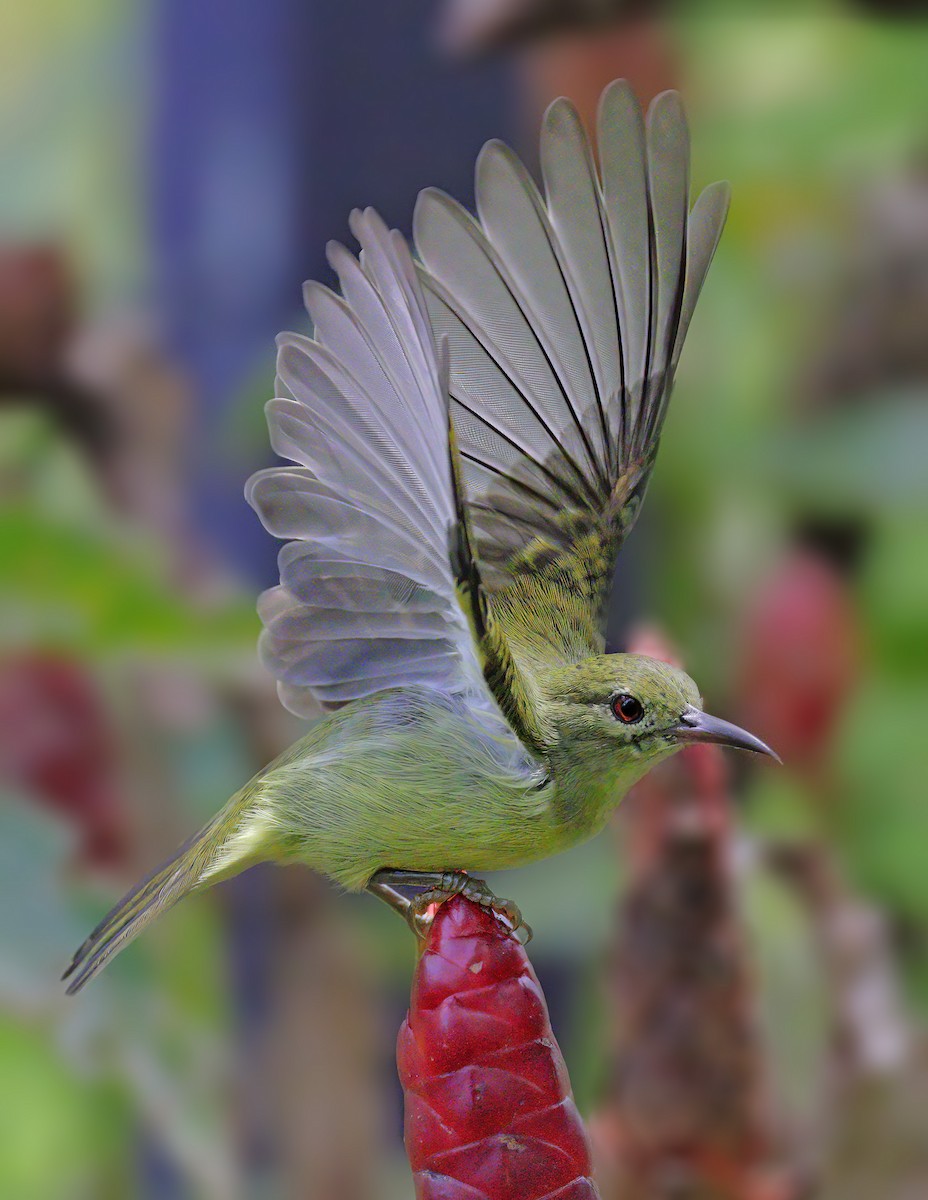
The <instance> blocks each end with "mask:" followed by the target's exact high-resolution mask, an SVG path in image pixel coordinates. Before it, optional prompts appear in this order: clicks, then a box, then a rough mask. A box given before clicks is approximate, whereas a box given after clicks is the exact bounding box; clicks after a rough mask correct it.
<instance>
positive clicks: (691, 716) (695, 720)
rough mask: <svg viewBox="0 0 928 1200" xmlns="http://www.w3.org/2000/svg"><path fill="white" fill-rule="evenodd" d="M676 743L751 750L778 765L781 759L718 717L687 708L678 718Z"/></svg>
mask: <svg viewBox="0 0 928 1200" xmlns="http://www.w3.org/2000/svg"><path fill="white" fill-rule="evenodd" d="M674 735H675V737H676V739H677V741H678V742H714V743H715V744H716V745H719V746H734V747H735V748H736V749H738V750H751V751H753V752H754V753H755V754H769V756H770V757H771V758H775V759H776V760H777V762H778V763H782V761H783V760H782V759H781V758H780V756H779V754H777V753H776V751H775V750H771V749H770V747H769V746H768V745H767V744H766V742H762V741H761V740H760V738H757V737H755V736H754V734H753V733H748V731H747V730H746V729H741V728H740V727H739V726H737V725H732V724H731V722H730V721H723V720H722V719H721V718H720V717H710V716H709V714H708V713H704V712H700V711H699V709H698V708H688V709H686V711H685V712H684V713H683V716H682V717H681V718H680V724H679V725H678V726H677V728H676V729H675V730H674Z"/></svg>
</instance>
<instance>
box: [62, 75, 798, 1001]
mask: <svg viewBox="0 0 928 1200" xmlns="http://www.w3.org/2000/svg"><path fill="white" fill-rule="evenodd" d="M598 151H599V166H598V167H597V165H596V163H595V161H594V158H593V154H592V151H591V148H590V145H589V143H588V141H587V138H586V136H585V134H584V131H583V128H582V126H581V123H580V120H579V118H578V116H577V113H576V111H575V109H574V108H573V107H572V106H571V104H570V103H568V102H567V101H566V100H563V99H561V100H557V101H555V103H554V104H553V105H552V106H551V107H550V108H549V110H548V112H547V113H546V115H545V118H544V124H543V130H542V135H541V147H540V164H541V172H542V176H543V180H544V190H543V191H540V190H539V189H538V187H537V186H536V184H535V182H534V181H533V179H532V177H531V176H530V174H529V173H528V171H527V170H526V168H525V167H524V166H523V164H522V163H521V162H520V161H519V159H518V158H517V157H516V156H515V155H514V154H513V152H512V151H511V150H510V149H509V148H508V147H506V146H505V145H503V144H502V143H500V142H496V141H494V142H490V143H489V144H488V145H487V146H486V147H484V149H483V151H482V152H481V154H480V156H479V159H478V162H477V171H476V196H477V216H476V219H475V218H474V217H472V216H471V215H470V214H469V213H468V212H467V211H465V209H463V208H462V207H461V206H460V205H458V204H457V203H456V202H455V201H454V200H452V199H451V198H449V197H448V196H447V195H445V194H443V193H441V192H439V191H435V190H427V191H425V192H423V193H422V195H421V196H420V197H419V200H418V203H417V206H416V211H415V218H414V235H415V246H416V251H417V257H418V261H414V259H413V257H412V255H411V254H410V251H409V248H408V246H407V244H406V242H405V240H404V239H403V237H402V236H401V235H400V234H399V233H398V232H396V231H390V230H388V229H387V227H386V225H385V224H384V223H383V222H382V221H381V219H380V218H379V217H378V216H377V214H376V213H375V212H374V211H373V210H371V209H367V210H366V211H364V212H355V213H353V214H352V217H351V221H350V225H351V230H352V232H353V234H354V235H355V237H356V238H357V240H358V242H359V243H360V246H361V252H360V256H359V258H355V257H354V256H353V255H352V254H351V253H349V251H348V250H346V249H345V248H344V247H343V246H341V245H338V244H337V243H331V244H330V245H329V247H328V258H329V262H330V263H331V265H332V267H333V269H334V270H335V272H336V273H337V275H338V279H339V284H340V293H341V294H340V295H338V294H335V293H334V292H332V291H330V290H329V289H327V288H325V287H322V286H321V285H319V284H317V283H309V284H307V285H306V288H305V302H306V307H307V310H308V312H309V315H310V317H311V319H312V326H313V333H312V337H305V336H301V335H298V334H295V333H285V334H283V335H281V337H280V338H279V339H278V349H279V353H278V389H277V393H278V398H277V399H274V400H271V401H270V403H269V404H268V406H267V417H268V424H269V427H270V437H271V444H272V446H273V448H274V450H275V451H276V452H277V454H278V455H279V456H281V457H282V458H284V459H288V460H290V462H291V463H292V464H294V465H288V466H276V467H272V468H270V469H268V470H264V471H260V472H259V473H258V474H257V475H255V476H254V477H253V478H252V479H251V480H250V481H249V483H248V485H247V488H246V495H247V498H248V500H249V502H250V503H251V504H252V506H253V507H254V508H255V509H256V510H257V512H258V515H259V516H260V518H261V520H262V522H263V524H264V525H265V527H266V528H267V529H268V530H269V531H270V532H271V533H272V534H274V535H275V536H276V537H278V538H282V539H285V540H286V545H284V546H283V548H282V550H281V552H280V557H279V565H280V585H279V586H278V587H274V588H271V589H270V590H269V591H268V592H266V593H264V595H263V596H262V597H261V599H260V601H259V612H260V615H261V617H262V620H263V623H264V627H265V628H264V631H263V633H262V636H261V645H260V648H261V654H262V658H263V661H264V662H265V663H266V665H267V666H268V667H269V669H270V670H271V671H272V672H273V673H274V675H275V676H276V677H277V680H278V690H279V694H280V697H281V700H282V701H283V703H284V704H285V705H286V707H287V708H289V709H291V710H292V711H293V712H295V713H297V714H300V715H302V716H304V717H306V718H312V719H314V721H315V723H314V724H312V726H311V727H310V729H309V731H308V732H307V733H306V735H305V736H304V737H303V738H302V739H301V740H300V741H298V742H297V743H296V744H295V745H294V746H292V747H291V748H290V749H289V750H287V751H286V752H285V753H284V754H282V755H281V756H280V757H279V758H278V759H276V760H275V761H274V762H272V763H271V764H270V766H268V767H266V768H265V769H264V770H263V771H261V772H260V774H259V775H257V776H256V777H255V778H254V779H252V780H251V782H250V783H247V784H246V785H245V786H244V787H243V788H242V789H241V791H239V792H238V793H237V794H236V795H235V796H233V797H232V799H231V800H229V801H228V803H227V804H226V806H225V807H224V808H223V809H222V810H221V812H219V813H218V815H217V816H216V817H214V818H213V820H211V821H210V822H209V823H208V824H207V825H206V826H205V827H204V828H203V829H201V830H200V832H199V833H197V834H195V835H194V836H193V837H192V838H191V839H190V841H188V842H187V843H186V845H184V846H183V847H182V848H181V849H180V850H179V851H178V852H177V854H176V855H175V856H174V857H173V858H172V859H171V860H170V861H169V862H168V863H167V864H165V865H164V866H162V867H160V868H159V869H158V870H156V871H155V872H154V873H153V874H152V875H151V876H150V877H149V878H148V879H146V880H144V881H143V882H142V883H141V884H139V885H138V886H137V887H136V888H135V889H134V890H133V891H131V892H130V893H129V894H128V895H127V896H126V897H125V898H124V899H123V900H122V901H120V903H119V904H118V905H117V906H116V907H115V908H114V909H113V911H112V912H111V913H109V915H108V916H107V917H105V918H104V920H103V921H102V922H101V924H100V925H99V926H98V927H97V928H96V929H95V930H94V931H93V933H92V934H91V935H90V937H89V938H88V939H87V940H86V941H85V943H84V944H83V945H82V946H81V948H80V949H79V950H78V951H77V954H76V955H75V956H74V959H73V961H72V963H71V965H70V966H69V967H68V970H67V972H66V975H65V977H66V978H68V979H69V980H70V982H69V986H68V991H69V992H75V991H77V990H78V989H79V988H81V987H83V985H84V984H85V983H86V982H87V980H88V979H90V978H91V976H92V975H94V974H95V973H96V972H97V971H98V970H99V969H100V968H101V967H102V966H103V965H104V964H105V963H106V962H107V961H108V959H110V958H111V957H112V955H113V954H114V953H115V952H116V951H118V950H120V949H121V948H122V947H123V946H124V945H126V943H128V942H129V941H130V940H131V939H132V938H134V937H135V936H136V935H137V934H138V933H139V932H140V931H141V930H142V929H144V928H145V927H146V926H147V925H148V924H149V922H151V921H152V920H153V919H154V918H155V917H156V916H157V915H158V914H159V913H161V912H163V911H164V910H165V909H167V908H169V907H170V906H172V905H173V904H175V903H176V902H177V901H178V900H180V899H181V898H182V897H184V896H186V895H188V894H189V893H191V892H199V891H202V890H203V889H204V888H207V887H209V886H210V885H211V884H213V883H215V882H216V881H217V880H220V879H226V878H228V877H229V876H231V875H235V874H237V873H238V872H239V871H242V870H244V869H245V868H246V867H250V866H252V865H253V864H255V863H259V862H267V861H274V862H294V861H296V862H302V863H305V864H307V865H308V866H309V867H311V868H312V869H313V870H315V871H319V872H321V873H322V874H324V875H327V876H328V877H329V878H330V879H333V880H334V881H335V882H336V883H337V884H339V885H341V886H342V887H343V888H346V889H348V890H349V891H360V890H362V889H365V888H366V889H367V890H368V891H370V892H372V893H374V894H375V895H377V896H379V897H380V898H382V899H384V900H386V901H387V902H389V903H390V904H392V905H393V906H394V907H395V908H397V909H398V910H399V911H400V912H402V913H403V914H404V915H405V916H406V918H407V919H408V920H409V921H410V923H411V924H412V925H413V927H414V928H421V925H422V922H423V921H424V920H425V919H427V911H428V906H429V905H431V904H432V903H434V902H435V901H436V900H440V899H441V898H443V897H445V896H447V895H449V894H453V893H455V892H458V891H463V892H465V893H466V894H467V895H470V896H471V897H473V898H475V899H477V900H479V901H481V902H483V903H486V904H488V905H491V906H492V907H493V908H494V909H495V910H496V911H497V912H499V913H501V914H503V915H504V916H505V917H506V918H507V919H508V920H509V921H511V923H512V924H513V926H514V927H516V928H518V927H519V926H520V925H521V916H520V914H519V912H518V910H517V908H516V907H515V905H513V904H512V903H510V902H508V901H504V900H499V899H497V898H496V897H494V896H493V895H492V893H491V892H490V891H489V889H488V888H487V887H486V885H485V884H484V883H482V881H480V880H479V879H478V878H475V877H474V876H473V875H472V874H471V872H485V871H493V870H497V869H500V868H505V867H515V866H519V865H520V864H524V863H528V862H532V861H534V860H536V859H541V858H544V857H546V856H548V855H551V854H555V853H557V852H558V851H560V850H564V849H566V848H567V847H569V846H573V845H575V844H576V843H578V842H582V841H584V840H585V839H587V838H590V837H592V836H593V835H594V834H595V833H597V831H598V830H600V829H601V828H602V827H603V825H604V823H605V822H606V820H607V819H608V817H609V814H610V813H611V812H612V810H613V808H614V807H615V806H616V804H617V803H618V802H619V800H620V799H621V798H622V796H623V795H624V794H625V793H626V792H627V791H628V789H629V788H630V787H631V786H632V784H634V783H635V781H636V780H638V779H639V778H640V777H641V776H642V775H643V774H644V773H645V772H646V771H648V770H649V769H650V768H651V767H653V766H654V765H655V763H658V762H660V761H661V759H663V758H666V757H667V756H668V755H670V754H673V753H674V752H675V751H676V750H677V749H679V748H680V747H681V746H683V745H685V744H687V743H689V742H694V741H704V742H705V741H709V742H719V743H722V744H726V745H731V746H738V747H742V748H744V749H748V750H754V751H759V752H762V753H765V754H772V753H773V752H772V751H771V750H770V749H769V748H768V747H767V746H765V745H764V744H763V742H761V741H759V740H758V739H757V738H755V737H753V736H752V735H751V734H749V733H746V732H745V731H744V730H741V729H738V728H737V727H736V726H733V725H730V724H728V723H727V722H725V721H721V720H718V719H717V718H715V717H710V716H708V715H707V714H706V713H704V712H703V711H702V706H701V701H700V696H699V692H698V690H697V688H696V685H695V684H694V683H693V681H692V680H691V679H690V678H689V677H688V676H687V675H685V674H684V673H683V672H682V671H679V670H676V669H675V668H673V667H671V666H668V665H667V664H665V663H662V662H658V661H656V660H653V659H648V658H644V657H641V656H636V655H628V654H606V653H605V638H604V626H605V617H606V611H607V607H608V601H609V594H610V588H611V584H612V578H613V573H614V568H615V561H616V554H617V552H618V550H619V547H620V546H621V544H622V541H623V539H624V538H625V536H626V534H627V533H628V531H629V529H630V528H631V526H632V524H633V523H634V520H635V518H636V516H637V514H638V509H639V506H640V504H641V500H642V497H643V495H644V491H645V488H646V485H647V482H648V477H649V476H650V473H651V469H652V466H653V464H654V459H655V455H656V452H657V444H658V438H659V436H660V432H661V426H662V425H663V421H664V416H665V412H666V408H667V402H668V398H669V394H670V390H671V385H672V381H673V376H674V371H675V369H676V366H677V360H678V358H679V355H680V351H681V348H682V346H683V340H684V336H685V334H686V331H687V328H688V326H689V324H690V319H691V317H692V315H693V309H694V306H695V304H696V300H697V297H698V295H699V292H700V289H701V287H702V284H703V281H704V279H705V275H706V272H707V270H708V267H709V263H710V260H711V259H712V256H713V253H714V251H715V248H716V245H717V243H718V239H719V236H720V233H721V229H722V225H723V223H724V219H725V214H726V211H727V207H728V187H727V185H725V184H714V185H712V186H710V187H709V188H707V189H706V190H705V191H704V192H703V193H702V194H701V195H700V197H699V198H698V200H697V201H696V203H695V205H694V206H693V208H692V211H690V208H689V183H688V174H689V141H688V133H687V127H686V121H685V117H684V114H683V110H682V107H681V104H680V100H679V97H678V96H677V95H676V94H675V93H671V92H668V93H664V94H663V95H661V96H659V97H658V98H657V99H656V100H655V101H654V103H653V105H652V106H651V108H650V110H649V111H648V114H647V119H645V118H644V117H643V115H642V113H641V110H640V108H639V106H638V103H637V101H636V99H635V97H634V95H633V93H632V91H631V88H630V87H629V86H628V85H627V84H626V83H624V82H621V81H620V82H616V83H613V84H612V85H610V86H609V87H608V88H607V89H606V91H605V92H604V94H603V97H602V100H601V104H600V111H599V123H598ZM774 757H775V756H774ZM465 872H466V873H465ZM409 893H411V894H409ZM526 928H527V927H526Z"/></svg>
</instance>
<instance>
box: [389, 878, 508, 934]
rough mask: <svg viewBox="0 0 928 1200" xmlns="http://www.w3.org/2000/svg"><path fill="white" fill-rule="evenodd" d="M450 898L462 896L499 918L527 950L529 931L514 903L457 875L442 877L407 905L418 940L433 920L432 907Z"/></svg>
mask: <svg viewBox="0 0 928 1200" xmlns="http://www.w3.org/2000/svg"><path fill="white" fill-rule="evenodd" d="M453 896H464V897H465V898H466V899H467V900H470V901H472V902H473V903H474V904H479V905H480V906H481V908H488V909H489V910H490V912H492V913H493V914H494V915H495V916H497V917H501V918H502V919H503V921H505V923H506V924H507V925H509V927H510V928H511V930H512V934H513V936H514V937H515V938H516V940H517V941H519V942H520V943H521V944H522V945H523V946H527V945H528V943H529V942H530V941H531V940H532V927H531V925H529V924H528V923H527V922H526V921H524V920H523V919H522V913H521V912H520V911H519V907H518V905H517V904H516V903H515V902H514V901H512V900H504V899H502V898H500V897H499V896H497V895H496V894H495V893H494V892H493V891H492V890H491V889H490V888H489V886H488V885H487V884H486V883H485V882H484V881H483V880H482V879H475V878H474V877H473V876H472V875H464V874H459V873H457V872H448V873H446V874H445V875H444V876H442V879H441V882H440V884H439V885H438V886H437V887H434V888H429V889H428V891H425V892H420V893H419V894H418V895H417V896H415V897H414V898H413V899H412V900H411V901H410V904H409V909H408V910H407V913H406V920H407V922H408V924H409V927H410V929H412V931H413V933H414V934H415V935H416V936H417V937H418V938H424V937H425V936H426V934H427V933H428V931H429V926H430V925H431V924H432V918H433V916H434V910H433V906H435V905H438V904H442V903H444V901H445V900H450V899H451V898H452V897H453Z"/></svg>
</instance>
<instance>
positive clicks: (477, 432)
mask: <svg viewBox="0 0 928 1200" xmlns="http://www.w3.org/2000/svg"><path fill="white" fill-rule="evenodd" d="M598 143H599V144H598V152H599V169H598V170H597V167H596V164H595V163H594V159H593V155H592V152H591V149H590V146H589V144H588V142H587V139H586V136H585V134H584V132H583V128H582V126H581V123H580V120H579V118H578V116H577V113H576V111H575V109H574V108H573V106H572V105H571V104H570V103H569V102H568V101H566V100H563V99H562V100H557V101H555V103H554V104H552V105H551V107H550V108H549V109H548V112H547V114H546V116H545V121H544V126H543V130H542V135H541V156H540V157H541V169H542V175H543V179H544V195H542V194H541V193H540V192H539V190H538V188H537V187H536V185H535V183H534V181H533V180H532V178H531V177H530V175H529V173H528V172H527V170H526V169H525V167H524V166H523V165H522V163H521V162H520V161H519V159H518V158H517V157H516V156H515V155H514V154H513V152H512V151H511V150H510V149H509V148H508V147H506V146H505V145H503V144H502V143H500V142H490V143H488V145H487V146H485V147H484V149H483V151H482V153H481V155H480V158H479V159H478V163H477V179H476V194H477V219H476V220H475V219H474V218H473V217H471V216H470V214H469V213H467V212H466V211H465V210H464V209H463V208H462V207H461V206H460V205H459V204H457V203H456V202H455V201H454V200H452V199H450V198H449V197H448V196H446V195H444V194H443V193H441V192H439V191H436V190H429V191H426V192H423V193H422V195H421V196H420V199H419V203H418V206H417V208H416V217H415V240H416V248H417V250H418V253H419V256H420V257H421V259H422V263H423V264H424V270H423V272H422V276H423V280H424V282H425V285H426V300H427V304H428V309H429V314H430V317H431V320H432V325H433V328H434V330H435V333H436V336H437V337H438V338H439V339H446V340H447V343H448V346H449V350H450V361H451V397H452V403H451V411H452V418H453V421H454V426H455V430H456V433H457V437H458V442H459V445H460V453H461V459H462V469H463V478H464V484H465V490H466V493H467V496H468V501H469V504H470V509H471V515H472V525H473V529H474V535H475V541H476V551H477V557H478V559H479V561H480V565H481V570H482V573H483V579H484V583H485V584H486V586H487V587H488V588H489V589H491V590H492V591H493V592H495V597H494V602H493V607H494V610H495V612H496V614H497V617H498V619H499V620H500V622H501V624H502V625H503V627H504V628H505V629H506V630H507V632H508V633H509V635H510V638H511V641H512V644H513V646H514V648H515V649H516V651H517V652H518V651H519V649H520V647H521V648H522V649H523V650H526V651H530V652H533V653H535V654H536V655H537V654H540V655H542V656H543V657H551V656H554V657H555V658H557V659H562V660H566V661H576V660H577V658H578V657H582V656H584V655H586V654H590V653H598V652H600V651H601V650H602V648H603V631H604V626H605V617H606V608H607V604H608V594H609V589H610V585H611V581H612V576H613V573H614V568H615V559H616V555H617V553H618V550H619V547H620V545H621V543H622V540H623V539H624V537H625V535H626V534H627V532H628V531H629V529H630V528H631V526H632V524H633V523H634V520H635V518H636V516H637V513H638V508H639V505H640V503H641V499H642V496H643V494H644V490H645V487H646V485H647V482H648V477H649V475H650V472H651V468H652V466H653V463H654V458H655V454H656V452H657V444H658V439H659V436H660V432H661V426H662V424H663V421H664V415H665V412H666V408H667V401H668V398H669V395H670V390H671V386H672V383H673V376H674V371H675V368H676V365H677V360H678V358H679V356H680V351H681V349H682V346H683V339H684V337H685V335H686V331H687V328H688V326H689V323H690V318H691V317H692V315H693V309H694V307H695V304H696V300H697V298H698V296H699V292H700V289H701V288H702V284H703V280H704V279H705V275H706V272H707V270H708V267H709V263H710V261H711V259H712V256H713V254H714V252H715V248H716V245H717V244H718V239H719V236H720V234H721V230H722V225H723V223H724V220H725V214H726V211H727V207H728V188H727V185H724V184H714V185H712V186H710V187H709V188H707V189H706V190H705V191H704V192H703V193H702V195H701V196H700V197H699V199H698V200H697V201H696V204H695V206H694V207H693V209H692V211H690V210H689V136H688V131H687V126H686V120H685V117H684V114H683V110H682V107H681V104H680V100H679V97H678V96H677V95H676V93H672V92H665V93H664V94H663V95H661V96H658V98H657V99H656V100H655V101H654V103H653V104H652V106H651V108H650V110H649V112H648V116H647V121H645V120H644V119H643V117H642V113H641V110H640V108H639V105H638V102H637V100H636V99H635V96H634V94H633V92H632V90H631V88H630V87H629V85H628V84H627V83H625V82H624V81H619V82H617V83H613V84H612V85H610V86H609V87H608V88H607V89H606V91H605V92H604V93H603V97H602V100H601V104H600V112H599V131H598Z"/></svg>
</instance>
